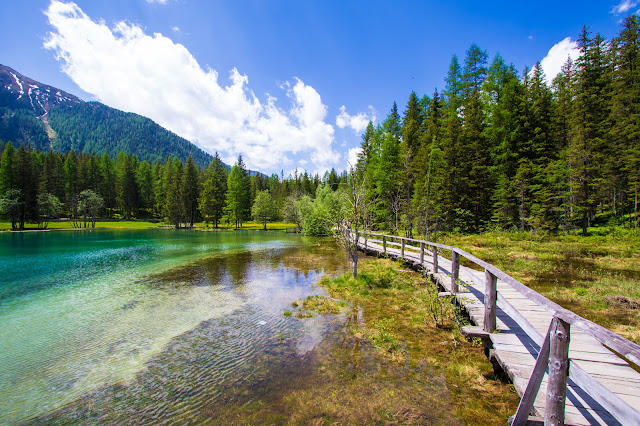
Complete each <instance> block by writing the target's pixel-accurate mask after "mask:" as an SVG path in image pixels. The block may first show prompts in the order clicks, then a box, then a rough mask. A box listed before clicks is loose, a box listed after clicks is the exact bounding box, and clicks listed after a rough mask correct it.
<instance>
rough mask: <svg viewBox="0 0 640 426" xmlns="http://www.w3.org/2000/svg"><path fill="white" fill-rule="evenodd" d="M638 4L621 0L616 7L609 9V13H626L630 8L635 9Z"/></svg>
mask: <svg viewBox="0 0 640 426" xmlns="http://www.w3.org/2000/svg"><path fill="white" fill-rule="evenodd" d="M638 3H640V1H637V0H622V1H621V2H620V3H619V4H617V5H616V6H613V9H611V13H615V14H616V15H617V14H620V13H626V12H628V11H629V10H631V9H632V8H634V7H636V6H637V5H638Z"/></svg>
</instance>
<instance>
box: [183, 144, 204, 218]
mask: <svg viewBox="0 0 640 426" xmlns="http://www.w3.org/2000/svg"><path fill="white" fill-rule="evenodd" d="M199 194H200V180H199V177H198V169H197V167H196V163H195V162H194V161H193V157H192V156H191V155H189V157H188V158H187V163H186V165H185V167H184V173H183V176H182V201H183V203H184V215H185V221H186V222H187V223H188V225H189V227H191V228H193V224H194V222H195V220H196V218H197V215H198V195H199Z"/></svg>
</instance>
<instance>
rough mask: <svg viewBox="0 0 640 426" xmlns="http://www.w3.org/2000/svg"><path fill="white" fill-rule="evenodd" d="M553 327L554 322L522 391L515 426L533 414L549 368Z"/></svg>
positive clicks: (522, 423)
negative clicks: (534, 405) (541, 385)
mask: <svg viewBox="0 0 640 426" xmlns="http://www.w3.org/2000/svg"><path fill="white" fill-rule="evenodd" d="M552 328H553V324H552V325H551V326H550V327H549V331H548V332H547V337H546V338H545V339H544V342H543V343H542V347H541V348H540V352H539V353H538V358H537V360H536V363H535V366H534V367H533V371H532V372H531V376H530V377H529V381H528V382H527V387H526V388H525V390H524V392H523V393H522V399H520V404H519V405H518V410H517V411H516V415H515V417H514V419H513V423H512V424H513V425H515V426H524V425H525V424H526V423H527V419H528V418H529V414H531V412H532V410H533V404H534V402H535V400H536V396H537V395H538V391H539V390H540V384H542V379H543V378H544V375H545V370H546V369H547V362H548V361H549V340H550V334H551V330H552ZM494 349H496V348H494Z"/></svg>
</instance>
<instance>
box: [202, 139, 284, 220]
mask: <svg viewBox="0 0 640 426" xmlns="http://www.w3.org/2000/svg"><path fill="white" fill-rule="evenodd" d="M276 179H277V176H276ZM226 192H227V171H226V169H225V168H224V165H223V164H222V161H220V157H219V156H218V153H217V152H216V154H215V156H214V157H213V160H211V163H210V164H209V167H207V169H206V170H205V174H204V184H203V187H202V192H201V193H200V198H199V202H198V205H199V207H200V213H201V214H202V215H203V216H204V218H205V220H206V221H209V220H210V221H212V222H213V223H214V226H215V227H216V228H217V227H218V222H219V221H220V219H222V215H223V214H224V206H225V198H226Z"/></svg>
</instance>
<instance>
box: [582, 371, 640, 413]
mask: <svg viewBox="0 0 640 426" xmlns="http://www.w3.org/2000/svg"><path fill="white" fill-rule="evenodd" d="M570 377H571V379H572V380H574V381H579V382H581V383H588V387H587V389H589V395H591V396H592V397H593V398H594V399H596V400H597V401H599V402H600V405H602V406H603V407H604V408H605V409H606V410H607V411H608V412H610V413H611V414H612V415H613V416H615V418H616V419H618V421H620V422H621V423H622V424H628V425H640V413H638V412H637V411H636V410H634V409H633V407H631V406H630V405H629V404H628V403H627V402H626V401H624V400H623V399H621V398H619V397H618V398H612V397H611V394H612V392H611V390H610V389H607V388H606V387H605V386H604V385H603V384H602V383H600V382H598V380H596V379H594V378H593V377H591V376H590V375H589V374H587V373H586V372H585V371H584V370H583V369H582V368H580V363H574V364H573V365H572V366H571V375H570ZM636 407H638V405H636Z"/></svg>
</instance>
